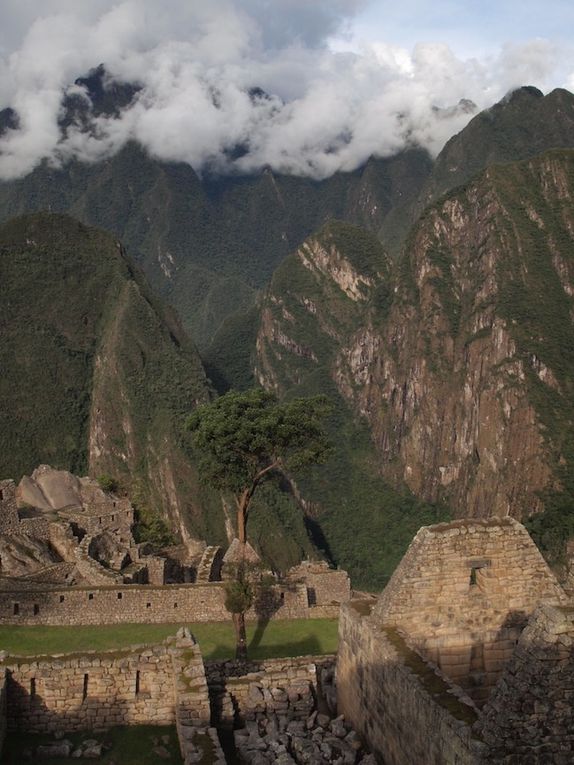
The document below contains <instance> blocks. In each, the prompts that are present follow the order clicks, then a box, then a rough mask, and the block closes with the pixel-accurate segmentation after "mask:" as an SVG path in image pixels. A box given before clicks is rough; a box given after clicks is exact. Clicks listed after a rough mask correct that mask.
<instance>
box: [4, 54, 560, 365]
mask: <svg viewBox="0 0 574 765" xmlns="http://www.w3.org/2000/svg"><path fill="white" fill-rule="evenodd" d="M103 76H104V70H103V68H100V69H98V70H95V71H94V72H92V73H91V74H90V76H89V77H87V78H83V79H82V80H79V81H78V82H79V83H80V84H82V85H84V87H86V88H87V89H88V92H89V94H90V97H91V99H92V103H93V112H94V113H95V114H100V113H105V114H111V113H114V112H117V111H118V109H120V108H121V107H122V106H124V105H125V104H126V103H129V101H130V99H131V98H132V97H133V96H134V94H135V92H136V90H137V88H135V87H132V86H129V85H122V86H119V85H116V86H114V87H112V88H111V89H109V90H108V89H106V88H104V87H103V85H102V82H103ZM65 107H66V111H65V112H64V114H63V116H62V119H61V126H62V129H63V130H65V129H66V126H67V125H68V124H70V123H71V122H72V121H73V120H75V122H76V123H77V124H80V125H82V124H84V122H85V119H86V114H85V113H84V112H85V110H86V102H85V101H84V100H83V99H79V98H68V100H67V101H66V104H65ZM13 121H14V115H13V113H12V112H10V110H5V112H3V113H1V114H0V129H1V127H2V124H4V123H5V124H6V125H8V124H12V123H13ZM573 125H574V96H572V94H570V93H568V92H567V91H564V90H557V91H554V92H553V93H551V94H549V95H548V96H545V97H543V96H542V94H541V93H540V92H539V91H537V90H536V89H535V88H522V89H520V90H518V91H516V92H515V93H514V94H513V95H511V96H510V97H508V98H507V99H505V100H504V101H502V102H501V103H500V104H497V105H495V106H494V107H492V109H489V110H486V111H485V112H482V113H481V114H480V115H478V116H477V117H475V118H474V119H473V120H472V121H471V122H470V123H469V125H468V126H467V127H466V128H465V129H464V130H463V131H461V133H460V134H459V135H458V136H455V137H454V138H453V139H451V141H449V143H448V144H447V145H446V146H445V148H444V149H443V151H442V152H441V153H440V155H439V157H438V158H437V160H436V162H435V163H433V162H432V160H431V158H430V157H429V155H428V154H427V153H426V152H425V151H424V150H422V149H419V148H416V147H407V148H406V149H405V150H404V151H403V152H402V153H400V154H398V155H397V156H394V157H389V158H372V159H370V160H369V161H368V162H367V163H366V165H365V166H364V167H362V168H359V169H358V170H357V171H355V172H352V173H337V174H335V175H334V176H332V177H331V178H328V179H326V180H324V181H321V182H317V181H313V180H311V179H308V178H299V177H290V176H282V175H279V174H276V173H273V172H272V171H271V170H269V169H266V170H264V171H263V172H261V173H259V174H255V175H252V176H242V177H239V176H228V177H214V176H210V175H209V174H207V175H205V176H204V177H202V178H200V177H198V175H197V174H196V173H195V172H194V171H193V170H192V169H191V168H190V167H189V166H188V165H185V164H182V163H162V162H159V161H157V160H156V159H155V158H153V157H150V156H148V155H147V154H146V153H145V152H144V151H143V150H142V149H141V148H139V147H138V146H137V145H135V144H128V145H127V146H126V147H125V148H124V149H123V150H122V151H120V152H119V153H118V154H117V155H115V156H114V157H112V158H110V159H108V160H106V161H103V162H99V163H95V164H82V163H79V162H71V163H68V164H67V165H65V166H64V167H62V168H59V169H58V168H53V167H48V166H47V165H42V166H41V167H39V168H37V169H36V170H35V171H34V172H33V173H31V174H30V175H28V176H27V177H25V178H23V179H20V180H17V181H11V182H9V183H0V221H1V220H7V219H9V218H11V217H14V216H17V215H21V214H23V213H27V212H33V211H38V210H50V211H52V212H66V213H69V214H71V215H73V216H74V217H76V218H78V219H79V220H81V221H83V222H84V223H86V224H89V225H94V226H98V227H101V228H104V229H106V230H108V231H110V232H112V233H114V235H116V236H117V237H118V238H120V239H121V240H122V242H123V243H124V244H125V246H126V248H127V251H128V252H129V254H130V256H131V257H133V258H134V259H135V260H136V261H137V262H138V264H139V265H140V266H141V268H142V269H143V271H144V273H145V274H146V276H147V278H148V280H149V281H150V283H151V285H152V287H153V289H154V290H155V291H156V292H157V293H158V294H159V295H161V296H162V298H164V299H166V300H167V301H168V302H169V303H171V304H172V305H174V306H175V307H176V309H177V311H178V313H179V314H180V316H181V317H182V321H183V323H184V326H185V327H186V329H187V330H188V331H189V332H190V333H191V335H192V337H193V338H194V340H195V341H196V343H197V344H198V346H199V347H200V349H201V350H202V352H208V353H209V355H210V363H211V364H212V365H213V364H215V363H216V362H217V361H218V358H219V355H220V354H219V350H218V349H219V348H220V347H221V344H222V342H224V341H222V339H221V338H217V339H215V342H214V348H213V349H211V348H209V346H210V344H211V341H212V340H214V337H215V335H216V334H217V332H218V330H220V329H222V330H223V327H222V324H223V322H224V321H225V319H226V318H227V317H229V316H232V315H233V314H236V313H240V314H242V313H244V312H248V311H249V310H250V308H251V307H252V306H253V304H254V301H255V297H256V293H257V291H258V290H260V289H261V288H262V287H264V286H265V285H266V284H268V282H269V279H270V277H271V275H272V273H273V271H274V269H275V268H276V267H277V266H278V265H279V263H280V262H281V260H282V259H283V258H285V257H286V256H287V255H288V254H289V253H290V252H292V251H293V250H294V249H296V247H297V246H298V245H299V244H300V243H301V242H302V241H303V240H304V239H305V238H306V237H307V236H309V235H310V234H312V233H313V231H316V230H317V229H318V228H320V227H321V226H322V225H323V224H324V223H325V222H326V221H327V220H330V219H341V220H346V221H348V222H350V223H353V224H356V225H359V226H361V227H363V228H365V229H367V230H370V231H373V232H375V233H376V234H377V236H379V238H380V239H381V240H382V241H383V242H384V243H385V246H386V247H387V250H388V251H389V252H391V254H392V255H393V256H396V255H398V253H399V252H400V249H401V247H402V244H403V242H404V240H405V237H406V235H407V232H408V230H409V228H410V226H411V225H412V224H413V223H414V221H415V219H416V218H417V217H418V215H419V214H420V212H421V211H422V210H423V209H424V207H426V205H427V204H429V203H430V202H432V201H434V200H436V199H437V198H438V196H440V194H442V193H443V192H445V191H447V190H448V189H450V188H453V187H454V186H457V185H459V184H460V183H462V182H465V181H467V180H468V179H469V178H471V177H472V176H473V175H475V174H476V173H477V172H479V171H481V170H482V169H484V168H485V167H486V166H488V165H489V164H491V163H492V162H500V161H513V160H517V159H522V158H527V157H530V156H533V155H535V154H536V153H539V152H540V151H543V150H545V149H548V148H552V147H562V146H566V147H573V146H574V128H573ZM240 323H241V324H242V325H243V324H244V320H243V319H241V320H240ZM225 334H228V328H227V329H225V330H224V335H225ZM242 363H243V366H245V359H243V361H242ZM215 375H216V376H219V377H220V378H221V379H222V380H223V379H226V378H227V377H229V370H225V369H216V370H215Z"/></svg>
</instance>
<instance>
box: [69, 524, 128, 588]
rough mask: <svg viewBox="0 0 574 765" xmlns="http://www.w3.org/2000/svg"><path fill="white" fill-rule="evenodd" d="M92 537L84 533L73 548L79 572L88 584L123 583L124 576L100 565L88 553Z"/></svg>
mask: <svg viewBox="0 0 574 765" xmlns="http://www.w3.org/2000/svg"><path fill="white" fill-rule="evenodd" d="M91 541H92V537H91V536H89V535H88V534H86V536H85V537H84V538H83V539H82V541H81V542H80V544H79V545H78V547H77V548H76V549H75V550H74V554H75V558H76V566H77V568H78V571H79V573H80V574H81V575H82V576H83V577H84V579H86V580H87V581H88V582H89V583H90V584H103V585H106V584H123V581H124V578H123V576H122V575H121V574H117V573H115V572H114V571H110V570H109V569H107V568H105V567H104V566H102V564H101V563H98V561H97V560H94V559H93V558H92V557H91V556H90V553H89V549H90V544H91Z"/></svg>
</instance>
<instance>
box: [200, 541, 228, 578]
mask: <svg viewBox="0 0 574 765" xmlns="http://www.w3.org/2000/svg"><path fill="white" fill-rule="evenodd" d="M222 560H223V551H222V549H221V547H217V546H210V547H206V548H205V550H204V551H203V555H202V556H201V560H200V561H199V565H198V567H197V575H196V578H195V582H196V584H206V583H207V582H216V581H219V579H220V569H221V562H222Z"/></svg>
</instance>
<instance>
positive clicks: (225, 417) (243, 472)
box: [187, 388, 330, 542]
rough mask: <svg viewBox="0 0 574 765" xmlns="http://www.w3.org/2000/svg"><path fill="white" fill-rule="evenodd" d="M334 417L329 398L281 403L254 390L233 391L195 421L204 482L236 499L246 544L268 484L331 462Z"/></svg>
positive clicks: (207, 407)
mask: <svg viewBox="0 0 574 765" xmlns="http://www.w3.org/2000/svg"><path fill="white" fill-rule="evenodd" d="M329 411H330V405H329V401H328V399H327V398H326V397H325V396H314V397H312V398H296V399H292V400H290V401H285V402H279V401H278V400H277V398H276V396H275V395H274V394H273V393H270V392H268V391H265V390H262V389H260V388H254V389H252V390H248V391H245V392H237V391H230V392H229V393H226V394H225V395H224V396H221V397H220V398H218V399H216V400H215V401H213V402H211V403H209V404H205V405H203V406H200V407H199V408H198V409H196V410H195V412H194V413H193V414H192V415H191V416H190V417H189V419H188V421H187V427H188V428H189V430H190V431H191V432H192V444H193V448H194V450H195V451H196V453H197V457H198V463H199V469H200V471H201V473H202V475H203V478H204V479H205V480H206V481H207V482H209V483H210V484H211V485H212V486H213V487H214V488H218V489H222V490H227V491H231V492H232V493H233V494H234V496H235V501H236V504H237V510H238V533H239V539H240V541H241V542H245V529H246V524H247V514H248V509H249V503H250V501H251V498H252V496H253V494H254V492H255V490H256V488H257V486H258V485H259V484H260V483H261V482H262V481H263V480H264V479H265V478H267V477H268V476H269V475H270V474H271V473H272V472H273V471H276V470H287V471H290V470H299V469H301V468H303V467H306V466H308V465H313V464H320V463H323V462H324V461H325V460H326V458H327V456H328V455H329V453H330V446H329V443H328V440H327V436H326V434H325V429H324V426H323V420H324V418H325V417H326V416H327V415H328V413H329Z"/></svg>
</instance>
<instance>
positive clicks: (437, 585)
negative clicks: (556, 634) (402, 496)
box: [375, 518, 566, 705]
mask: <svg viewBox="0 0 574 765" xmlns="http://www.w3.org/2000/svg"><path fill="white" fill-rule="evenodd" d="M565 600H566V596H565V594H564V592H563V591H562V590H561V588H560V586H559V585H558V582H557V581H556V579H555V577H554V575H553V574H552V572H551V571H550V569H549V568H548V566H547V564H546V562H545V561H544V559H543V558H542V555H541V554H540V552H539V550H538V549H537V547H536V546H535V544H534V543H533V542H532V540H531V539H530V537H529V535H528V532H527V531H526V529H525V528H524V527H523V526H522V525H521V524H519V523H518V522H517V521H514V520H512V519H511V518H503V519H496V518H492V519H489V520H486V521H480V520H472V521H456V522H454V523H450V524H438V525H436V526H429V527H423V528H422V529H421V530H420V531H419V532H418V534H417V535H416V537H415V539H414V541H413V542H412V544H411V546H410V547H409V549H408V551H407V553H406V555H405V556H404V558H403V560H402V561H401V563H400V564H399V566H398V568H397V569H396V571H395V573H394V574H393V576H392V578H391V580H390V582H389V584H388V586H387V587H386V589H385V590H384V592H383V594H382V595H381V597H380V598H379V601H378V603H377V605H376V607H375V614H376V615H377V616H378V618H379V620H380V622H381V623H384V624H386V625H389V626H398V627H400V628H401V630H403V631H404V633H406V634H407V635H408V637H409V641H410V642H412V644H413V645H414V646H415V647H416V649H417V650H418V651H419V652H420V653H421V655H423V656H424V657H425V658H427V659H428V660H431V661H433V662H435V663H437V664H438V665H439V666H440V667H441V669H442V670H443V671H444V672H445V673H446V674H448V676H449V677H450V678H451V679H452V680H453V681H454V682H456V683H457V684H459V685H462V686H463V687H464V688H465V690H466V691H467V692H468V693H469V694H470V695H471V696H472V698H473V699H474V700H475V701H476V702H477V703H478V704H479V705H480V704H482V703H484V702H485V701H486V699H487V698H488V696H489V694H490V691H491V689H492V688H493V687H494V685H495V684H496V682H497V680H498V678H499V677H500V673H501V672H502V670H503V668H504V666H505V664H506V662H507V661H508V660H509V659H510V657H511V656H512V653H513V651H514V648H515V646H516V643H517V641H518V638H519V637H520V633H521V631H522V629H523V628H524V626H525V624H526V622H527V620H528V618H529V616H530V615H531V614H532V613H533V611H534V610H535V608H536V606H537V605H538V603H540V602H542V601H547V602H556V603H560V602H565Z"/></svg>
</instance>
